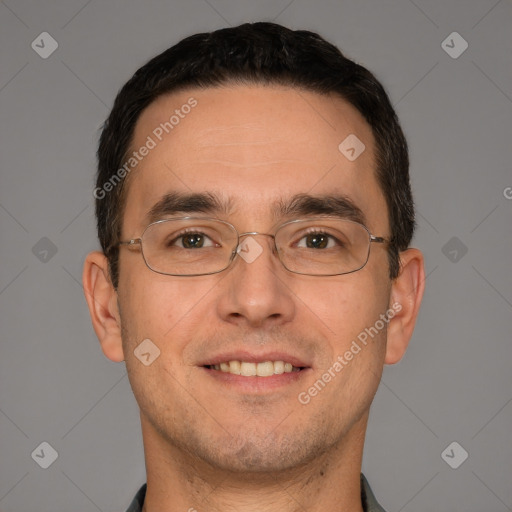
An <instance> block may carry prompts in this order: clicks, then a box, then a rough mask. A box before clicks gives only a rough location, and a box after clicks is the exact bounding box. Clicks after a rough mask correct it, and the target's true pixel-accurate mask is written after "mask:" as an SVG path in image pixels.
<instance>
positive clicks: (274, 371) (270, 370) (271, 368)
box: [212, 361, 300, 377]
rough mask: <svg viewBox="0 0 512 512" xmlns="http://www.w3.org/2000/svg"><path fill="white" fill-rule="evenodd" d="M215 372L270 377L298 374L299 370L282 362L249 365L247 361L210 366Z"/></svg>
mask: <svg viewBox="0 0 512 512" xmlns="http://www.w3.org/2000/svg"><path fill="white" fill-rule="evenodd" d="M212 368H213V369H215V370H220V371H221V372H223V373H232V374H233V375H243V376H244V377H255V376H258V377H270V376H272V375H281V374H283V373H291V372H298V371H300V368H297V367H294V366H293V365H292V364H291V363H285V362H284V361H264V362H262V363H249V362H247V361H229V362H225V363H220V364H216V365H212Z"/></svg>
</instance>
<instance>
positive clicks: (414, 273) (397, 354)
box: [384, 249, 425, 364]
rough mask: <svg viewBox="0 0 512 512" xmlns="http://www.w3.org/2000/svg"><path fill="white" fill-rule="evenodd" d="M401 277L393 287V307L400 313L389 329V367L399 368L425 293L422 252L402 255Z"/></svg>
mask: <svg viewBox="0 0 512 512" xmlns="http://www.w3.org/2000/svg"><path fill="white" fill-rule="evenodd" d="M400 263H401V264H400V273H399V275H398V277H397V278H396V279H395V280H394V281H393V282H392V284H391V294H390V305H391V306H393V310H394V311H395V312H396V314H395V316H394V317H393V318H392V319H391V320H390V322H389V324H388V329H387V345H386V357H385V359H384V362H385V363H386V364H395V363H397V362H398V361H400V359H401V358H402V356H403V355H404V354H405V351H406V349H407V346H408V344H409V340H410V339H411V336H412V332H413V330H414V324H415V323H416V317H417V316H418V311H419V309H420V304H421V299H422V297H423V291H424V289H425V269H424V265H423V255H422V253H421V252H420V251H419V250H418V249H407V250H405V251H402V252H401V253H400Z"/></svg>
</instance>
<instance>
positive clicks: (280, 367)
mask: <svg viewBox="0 0 512 512" xmlns="http://www.w3.org/2000/svg"><path fill="white" fill-rule="evenodd" d="M274 373H275V374H276V375H281V374H282V373H284V363H283V361H275V362H274Z"/></svg>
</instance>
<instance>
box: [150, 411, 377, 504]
mask: <svg viewBox="0 0 512 512" xmlns="http://www.w3.org/2000/svg"><path fill="white" fill-rule="evenodd" d="M366 422H367V415H366V416H364V417H363V418H361V420H359V421H358V422H357V423H356V424H355V425H354V426H353V427H352V428H351V430H350V431H349V432H348V433H347V434H346V435H345V436H344V438H343V440H342V441H341V442H339V443H338V444H336V445H334V446H332V447H331V448H329V449H328V450H327V451H326V452H325V453H322V454H318V455H316V456H314V457H312V458H311V460H308V461H306V462H304V464H302V465H301V466H298V467H293V468H289V469H287V470H284V471H279V472H242V471H229V470H225V469H219V468H218V467H213V466H212V465H211V464H209V463H207V462H205V461H203V460H201V459H199V458H197V457H196V456H194V455H192V454H190V453H188V452H187V451H185V450H183V449H180V448H179V447H177V446H174V445H171V444H170V443H169V442H168V441H165V440H164V439H162V437H161V436H159V435H158V434H156V432H155V431H154V430H153V429H152V427H151V425H150V424H149V423H148V422H147V421H144V419H142V430H143V438H144V452H145V458H146V470H147V491H146V499H145V502H144V509H143V510H144V512H160V511H163V510H165V511H166V512H178V511H179V512H183V511H188V512H194V511H195V512H203V511H208V512H221V511H222V512H231V511H233V512H234V511H236V512H249V511H251V512H253V511H254V510H258V511H259V512H270V511H277V510H278V511H280V512H299V511H300V512H302V511H304V510H308V512H320V511H322V512H323V511H325V510H329V511H340V512H341V511H347V512H348V511H350V512H363V508H362V504H361V488H360V471H361V462H362V451H363V443H364V433H365V430H366Z"/></svg>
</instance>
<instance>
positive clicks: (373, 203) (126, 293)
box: [118, 86, 391, 471]
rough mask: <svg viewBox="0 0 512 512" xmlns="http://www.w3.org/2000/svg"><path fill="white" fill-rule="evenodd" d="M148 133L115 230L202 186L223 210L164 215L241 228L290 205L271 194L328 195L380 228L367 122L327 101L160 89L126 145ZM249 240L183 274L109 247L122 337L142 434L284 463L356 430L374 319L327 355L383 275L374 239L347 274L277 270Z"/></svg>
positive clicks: (276, 219) (272, 222) (229, 464)
mask: <svg viewBox="0 0 512 512" xmlns="http://www.w3.org/2000/svg"><path fill="white" fill-rule="evenodd" d="M190 97H193V98H195V99H196V100H197V106H195V107H194V108H193V109H191V111H190V112H189V113H188V114H187V115H185V116H184V118H182V119H180V121H179V123H178V124H176V125H175V126H174V128H173V129H172V131H171V132H170V133H169V134H165V132H164V133H163V136H162V140H161V141H158V139H157V138H156V137H155V136H154V130H155V129H156V128H157V127H158V126H159V125H160V123H164V122H166V121H168V120H169V117H170V116H171V115H172V114H173V113H174V111H175V110H176V109H179V108H180V107H181V106H182V105H183V104H186V103H187V100H188V99H189V98H190ZM187 110H188V109H187ZM350 134H355V135H356V136H357V138H358V139H360V140H361V141H362V142H363V143H364V145H365V147H366V149H365V150H364V151H363V153H362V154H361V155H360V156H359V157H358V158H356V159H355V160H354V161H350V160H349V159H347V158H346V156H345V155H344V154H343V153H342V152H341V151H340V150H339V149H338V146H339V144H340V143H341V142H342V141H343V140H344V139H345V138H346V137H347V136H348V135H350ZM148 136H151V137H152V138H153V139H154V140H155V141H156V142H157V144H156V147H155V148H154V149H152V150H151V151H149V154H148V155H147V156H145V157H144V158H143V159H142V161H141V162H140V163H139V164H138V165H137V168H136V169H135V170H134V171H132V173H131V175H130V176H129V182H128V192H127V196H126V208H125V212H124V218H123V224H122V239H123V240H126V239H130V238H137V237H140V236H141V234H142V232H143V231H144V228H145V227H146V226H147V225H148V223H149V222H150V219H149V217H148V212H149V211H150V210H151V209H152V207H153V206H154V205H155V204H156V203H158V202H159V201H161V200H162V198H163V197H164V196H165V195H166V194H171V193H182V194H193V193H209V194H213V195H215V196H217V197H218V198H219V199H220V200H221V201H224V202H227V201H229V204H230V206H231V209H230V211H229V212H224V211H211V212H204V211H196V212H194V211H191V210H189V209H184V210H181V211H178V212H172V213H171V212H169V213H168V214H165V213H164V214H162V218H168V217H173V216H193V215H197V216H202V217H205V216H207V217H214V218H218V219H221V220H224V221H228V222H230V223H231V224H233V225H234V226H235V227H236V229H237V230H238V232H239V233H243V232H254V231H256V232H260V233H275V229H276V227H278V226H279V225H280V224H282V223H283V222H286V221H288V220H293V219H294V218H297V216H291V217H290V216H289V215H287V216H282V215H277V216H276V214H275V212H276V208H274V206H275V204H276V202H277V201H279V202H280V203H288V202H290V201H291V200H292V198H293V197H294V196H296V195H298V194H309V195H311V196H315V197H320V196H326V195H329V196H339V197H341V198H345V199H348V200H350V201H351V202H352V203H353V204H354V205H356V206H357V207H358V208H359V209H360V210H361V211H362V212H363V214H364V216H365V219H366V225H367V227H368V229H369V231H370V232H371V233H372V234H375V235H377V236H383V237H389V234H390V233H389V225H388V216H387V210H386V204H385V199H384V197H383V194H382V192H381V190H380V188H379V186H378V184H377V181H376V177H375V159H374V147H375V144H374V139H373V136H372V133H371V129H370V128H369V126H368V125H367V124H366V122H365V121H364V120H363V118H362V117H361V116H360V114H359V113H358V112H357V111H356V110H355V109H354V108H353V107H351V106H350V105H349V104H348V103H346V102H344V101H342V100H341V99H339V98H334V97H327V96H320V95H318V94H315V93H311V92H305V91H298V90H295V89H288V88H282V87H272V88H271V87H264V86H250V87H249V86H244V87H241V86H237V87H232V88H226V87H225V88H212V89H207V90H196V89H194V90H191V91H185V92H180V93H177V94H172V95H168V96H165V97H162V98H160V99H158V100H157V101H156V102H154V103H153V104H151V105H150V106H149V107H148V108H147V109H146V110H145V111H144V112H143V113H142V115H141V117H140V119H139V121H138V123H137V126H136V130H135V137H134V141H133V144H132V148H133V149H136V148H139V147H140V146H143V145H144V144H145V143H146V141H147V137H148ZM310 216H314V215H310ZM316 216H318V215H316ZM306 217H307V216H306ZM253 238H254V240H255V241H256V242H257V243H258V244H259V245H260V246H261V247H262V249H263V252H262V253H261V254H260V255H259V256H258V257H257V258H256V259H255V260H254V261H252V262H250V263H248V262H247V261H246V260H244V259H243V258H242V257H241V256H240V255H238V256H236V257H235V260H234V261H233V263H232V265H231V267H230V268H228V269H227V270H225V271H223V272H221V273H218V274H213V275H206V276H197V277H176V276H166V275H161V274H157V273H155V272H152V271H151V270H150V269H149V268H148V267H147V266H146V265H145V263H144V260H143V258H142V256H141V254H140V252H137V251H131V250H129V249H127V248H121V250H120V280H119V288H118V304H119V312H120V318H121V324H122V330H123V350H124V357H125V360H126V365H127V369H128V373H129V378H130V382H131V385H132V387H133V391H134V393H135V396H136V399H137V401H138V403H139V406H140V409H141V418H142V426H143V431H144V435H145V437H146V439H152V440H153V441H154V442H159V443H160V444H161V446H162V447H164V446H173V447H177V448H178V449H180V450H184V451H185V452H188V453H189V454H194V455H197V456H198V457H199V458H200V459H202V460H203V461H207V462H209V463H211V464H212V465H213V466H215V467H221V468H224V469H233V470H241V469H245V470H253V471H271V470H282V469H284V468H288V467H293V466H296V465H298V464H301V463H304V462H307V461H308V460H311V459H312V458H313V457H316V456H318V455H319V454H322V453H324V452H327V451H328V450H329V449H333V448H335V447H339V446H340V444H339V443H340V441H341V440H342V439H347V438H348V437H349V436H358V435H359V436H360V435H362V433H363V432H364V426H365V422H366V419H367V412H368V408H369V405H370V403H371V401H372V399H373V396H374V394H375V391H376V389H377V386H378V381H379V378H380V375H381V371H382V365H383V361H384V354H385V343H386V338H385V336H386V333H385V330H386V329H385V328H384V329H381V330H380V331H379V333H378V334H376V335H375V336H374V337H373V338H368V344H367V345H362V344H361V343H359V345H360V348H361V350H360V351H359V352H358V353H357V354H355V355H354V356H353V358H352V360H350V361H346V359H344V360H345V361H346V362H347V364H343V368H342V369H341V370H339V371H334V372H333V371H332V367H333V364H334V363H335V361H336V360H337V358H338V356H343V355H344V354H345V353H346V352H347V351H349V349H350V348H351V346H353V345H352V342H353V341H354V340H357V337H358V335H359V334H360V333H361V332H363V331H364V330H365V328H369V327H371V326H374V325H375V323H376V321H377V320H378V319H379V318H380V315H381V314H383V313H385V312H386V311H387V310H388V309H389V307H390V304H389V301H390V287H391V283H390V280H389V277H388V275H389V274H388V263H387V254H386V250H385V246H383V245H379V244H372V247H371V254H370V258H369V261H368V263H367V265H366V266H365V267H364V268H363V269H362V270H360V271H358V272H355V273H352V274H346V275H341V276H332V277H312V276H305V275H298V274H293V273H290V272H288V271H287V270H286V269H285V268H284V267H283V266H282V265H281V263H280V262H279V260H278V258H277V256H276V255H275V254H274V253H273V251H272V248H273V241H272V238H270V237H265V236H259V235H255V236H253ZM148 338H149V339H150V340H151V341H152V343H154V344H155V345H156V346H157V347H158V348H159V350H160V352H161V353H160V356H159V357H158V358H157V359H156V360H155V361H154V362H153V363H152V364H150V365H149V366H146V365H144V364H143V363H142V362H141V361H140V360H139V359H138V358H137V357H135V355H134V350H135V349H136V347H137V346H138V345H139V344H140V343H141V342H142V341H143V340H145V339H148ZM231 360H241V361H247V362H265V361H269V360H270V361H277V360H280V361H283V362H291V363H292V364H293V363H295V365H297V366H300V367H301V368H303V369H302V370H301V371H299V372H292V373H284V374H281V375H274V376H272V377H257V376H256V377H255V376H242V375H231V374H226V373H223V372H222V371H220V370H215V369H214V368H211V367H210V365H213V364H220V362H228V361H231ZM329 368H331V379H330V381H329V382H327V383H326V382H325V378H324V379H323V382H324V384H325V386H318V385H317V387H319V388H320V391H318V393H316V394H315V393H313V395H315V396H312V395H309V396H310V400H309V401H308V403H306V404H305V403H301V401H299V396H302V397H303V400H302V402H305V401H306V400H305V399H304V392H307V391H308V389H309V388H311V387H312V386H313V385H314V383H315V382H316V381H318V380H319V379H322V375H323V374H325V372H327V371H328V369H329ZM332 375H334V377H333V376H332ZM301 393H302V395H300V394H301Z"/></svg>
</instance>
